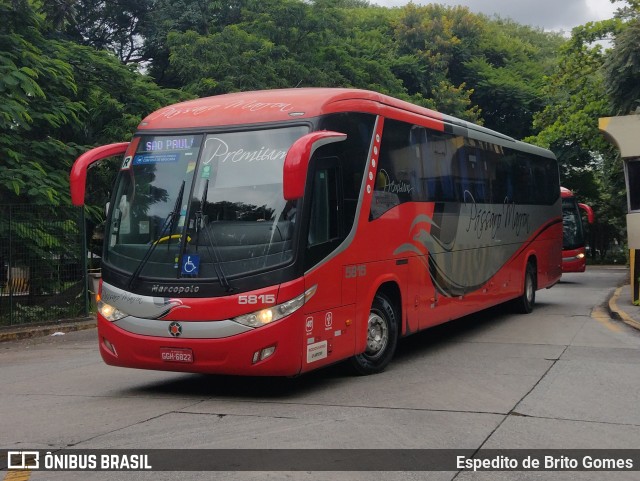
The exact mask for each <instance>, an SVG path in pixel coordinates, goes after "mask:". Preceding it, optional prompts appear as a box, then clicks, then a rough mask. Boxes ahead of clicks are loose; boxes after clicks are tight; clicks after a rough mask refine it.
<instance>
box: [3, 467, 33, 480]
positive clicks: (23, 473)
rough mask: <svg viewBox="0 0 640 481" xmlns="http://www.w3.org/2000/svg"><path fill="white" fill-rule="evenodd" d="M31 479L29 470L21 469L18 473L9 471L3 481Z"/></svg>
mask: <svg viewBox="0 0 640 481" xmlns="http://www.w3.org/2000/svg"><path fill="white" fill-rule="evenodd" d="M30 477H31V470H30V469H21V470H19V471H9V472H8V473H7V474H6V475H5V477H4V480H3V481H29V478H30Z"/></svg>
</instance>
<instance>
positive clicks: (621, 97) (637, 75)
mask: <svg viewBox="0 0 640 481" xmlns="http://www.w3.org/2000/svg"><path fill="white" fill-rule="evenodd" d="M614 46H615V48H614V49H613V50H612V52H611V53H610V55H608V57H607V59H606V61H605V75H606V79H607V93H608V94H609V97H610V98H611V102H612V104H613V108H614V110H615V113H616V114H617V115H627V114H629V113H632V112H634V111H635V109H636V108H638V107H640V18H634V19H633V20H631V21H630V22H629V23H628V24H627V26H626V28H625V29H624V30H623V31H622V32H621V33H620V34H619V35H617V36H616V39H615V42H614Z"/></svg>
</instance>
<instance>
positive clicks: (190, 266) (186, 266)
mask: <svg viewBox="0 0 640 481" xmlns="http://www.w3.org/2000/svg"><path fill="white" fill-rule="evenodd" d="M199 271H200V256H199V255H197V254H185V255H183V256H182V270H181V274H182V275H184V276H197V275H198V272H199Z"/></svg>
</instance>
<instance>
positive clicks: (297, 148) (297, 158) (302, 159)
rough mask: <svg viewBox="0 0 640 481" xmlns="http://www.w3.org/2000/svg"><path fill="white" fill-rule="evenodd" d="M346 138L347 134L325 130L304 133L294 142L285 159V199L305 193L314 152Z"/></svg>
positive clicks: (283, 181) (296, 197)
mask: <svg viewBox="0 0 640 481" xmlns="http://www.w3.org/2000/svg"><path fill="white" fill-rule="evenodd" d="M346 138H347V134H343V133H340V132H332V131H329V130H323V131H320V132H311V133H310V134H307V135H304V136H302V137H300V138H299V139H298V140H296V141H295V142H294V143H293V145H292V146H291V148H290V149H289V151H288V152H287V156H286V157H285V159H284V171H283V178H282V184H283V185H282V190H283V194H284V198H285V200H296V199H299V198H301V197H302V196H303V195H304V186H305V183H306V181H307V171H308V170H309V160H311V156H313V153H314V152H315V151H316V150H317V149H318V148H320V147H322V146H323V145H327V144H331V143H333V142H342V141H343V140H345V139H346Z"/></svg>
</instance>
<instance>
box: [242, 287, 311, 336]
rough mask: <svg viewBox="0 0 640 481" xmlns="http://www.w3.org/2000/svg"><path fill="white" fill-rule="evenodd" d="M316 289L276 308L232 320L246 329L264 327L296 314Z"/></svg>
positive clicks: (309, 290)
mask: <svg viewBox="0 0 640 481" xmlns="http://www.w3.org/2000/svg"><path fill="white" fill-rule="evenodd" d="M317 289H318V286H317V285H315V286H313V287H311V288H310V289H308V290H307V291H306V292H304V293H303V294H300V295H299V296H298V297H295V298H293V299H291V300H290V301H287V302H283V303H282V304H278V305H277V306H273V307H268V308H266V309H261V310H259V311H256V312H252V313H250V314H243V315H242V316H238V317H234V318H233V319H232V320H233V321H235V322H238V323H240V324H242V325H244V326H248V327H260V326H264V325H266V324H269V323H271V322H274V321H277V320H278V319H282V318H283V317H286V316H288V315H291V314H293V313H294V312H296V311H297V310H298V309H300V308H301V307H302V306H304V303H305V302H307V301H308V300H309V299H311V297H313V295H314V294H315V293H316V290H317Z"/></svg>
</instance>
